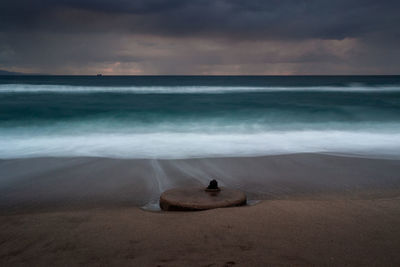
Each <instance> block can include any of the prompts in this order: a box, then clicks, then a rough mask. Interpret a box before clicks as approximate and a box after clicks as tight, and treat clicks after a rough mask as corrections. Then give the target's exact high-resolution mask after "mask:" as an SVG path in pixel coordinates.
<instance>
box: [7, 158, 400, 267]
mask: <svg viewBox="0 0 400 267" xmlns="http://www.w3.org/2000/svg"><path fill="white" fill-rule="evenodd" d="M399 173H400V161H398V160H388V159H367V158H357V157H343V156H332V155H322V154H294V155H281V156H268V157H254V158H217V159H212V158H209V159H187V160H122V159H105V158H34V159H15V160H2V161H0V177H1V179H0V205H1V216H0V265H2V266H27V265H34V266H48V265H64V266H76V265H90V266H124V265H131V266H268V265H273V266H276V265H302V266H309V265H336V266H343V265H352V266H361V265H363V266H365V265H368V266H398V265H399V264H400V254H399V253H398V251H399V250H400V197H399V196H400V190H399V188H400V177H399V175H398V174H399ZM209 177H215V178H218V179H219V181H220V183H221V184H222V185H224V186H228V187H232V188H237V189H241V190H243V191H244V192H246V194H247V195H248V197H249V199H250V200H261V202H259V203H258V204H255V205H251V206H245V207H236V208H225V209H215V210H209V211H201V212H151V211H147V210H143V209H141V208H140V207H142V206H144V205H146V204H147V203H149V202H151V201H154V200H156V199H157V197H159V194H160V192H161V191H163V190H166V189H168V188H172V187H176V186H189V185H190V186H191V185H204V184H206V183H207V181H208V179H209Z"/></svg>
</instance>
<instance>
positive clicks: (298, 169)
mask: <svg viewBox="0 0 400 267" xmlns="http://www.w3.org/2000/svg"><path fill="white" fill-rule="evenodd" d="M399 173H400V160H386V159H367V158H356V157H341V156H331V155H323V154H293V155H280V156H266V157H248V158H206V159H185V160H155V159H154V160H149V159H143V160H138V159H109V158H32V159H11V160H0V213H8V212H13V211H14V212H20V211H22V212H24V211H32V210H37V211H40V210H44V211H46V210H48V209H53V208H54V209H56V210H57V209H60V208H63V209H64V208H66V209H68V208H72V209H75V208H88V207H121V206H129V207H131V206H138V207H140V206H143V205H145V204H146V203H149V202H151V201H156V200H158V198H159V196H160V194H161V193H162V192H163V191H165V190H168V189H171V188H174V187H179V186H206V185H207V184H208V182H209V181H210V180H211V179H212V178H215V179H217V180H218V182H219V184H220V185H221V186H225V187H230V188H234V189H240V190H242V191H244V192H245V193H246V194H247V196H248V198H249V199H250V200H254V199H261V200H262V199H288V198H290V199H292V198H311V199H315V198H326V197H328V196H331V195H334V196H335V195H340V196H346V197H350V198H371V197H380V196H382V195H384V196H386V195H387V194H389V191H394V194H393V195H394V196H396V194H397V193H396V192H397V191H398V190H399V189H400V175H399Z"/></svg>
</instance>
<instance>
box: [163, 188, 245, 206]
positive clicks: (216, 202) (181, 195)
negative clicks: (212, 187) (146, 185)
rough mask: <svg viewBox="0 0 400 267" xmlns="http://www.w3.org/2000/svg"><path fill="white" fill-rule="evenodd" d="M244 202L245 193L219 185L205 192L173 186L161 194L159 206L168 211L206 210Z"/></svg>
mask: <svg viewBox="0 0 400 267" xmlns="http://www.w3.org/2000/svg"><path fill="white" fill-rule="evenodd" d="M245 204H246V195H245V194H244V193H243V192H241V191H239V190H235V189H229V188H224V187H221V190H220V191H215V192H207V191H205V190H204V188H199V187H194V188H190V187H189V188H185V187H183V188H174V189H171V190H167V191H165V192H164V193H162V194H161V197H160V207H161V209H163V210H169V211H190V210H192V211H193V210H207V209H215V208H224V207H234V206H241V205H245Z"/></svg>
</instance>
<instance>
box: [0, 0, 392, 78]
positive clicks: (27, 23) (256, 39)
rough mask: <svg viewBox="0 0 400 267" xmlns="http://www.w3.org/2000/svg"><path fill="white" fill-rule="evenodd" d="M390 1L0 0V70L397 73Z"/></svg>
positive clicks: (64, 72)
mask: <svg viewBox="0 0 400 267" xmlns="http://www.w3.org/2000/svg"><path fill="white" fill-rule="evenodd" d="M399 14H400V1H385V0H383V1H376V0H373V1H372V0H347V1H341V0H339V1H324V0H315V1H305V0H288V1H285V0H281V1H279V0H265V1H258V0H253V1H252V0H247V1H246V0H186V1H184V0H169V1H163V0H140V1H135V0H113V1H111V0H110V1H106V0H98V1H95V0H69V1H68V0H58V1H57V0H42V1H32V0H13V1H11V0H2V3H1V8H0V69H7V70H12V71H22V72H34V73H49V74H95V73H99V72H101V73H104V74H400V64H399V62H400V49H399V47H400V30H399V29H400V15H399Z"/></svg>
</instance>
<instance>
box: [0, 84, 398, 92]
mask: <svg viewBox="0 0 400 267" xmlns="http://www.w3.org/2000/svg"><path fill="white" fill-rule="evenodd" d="M279 91H286V92H293V91H309V92H318V91H323V92H400V87H399V86H379V87H374V86H362V85H352V86H344V87H343V86H341V87H335V86H318V87H268V86H266V87H246V86H244V87H243V86H242V87H241V86H126V87H117V86H72V85H31V84H0V93H64V94H65V93H74V94H76V93H83V94H88V93H132V94H200V93H206V94H223V93H248V92H279Z"/></svg>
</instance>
